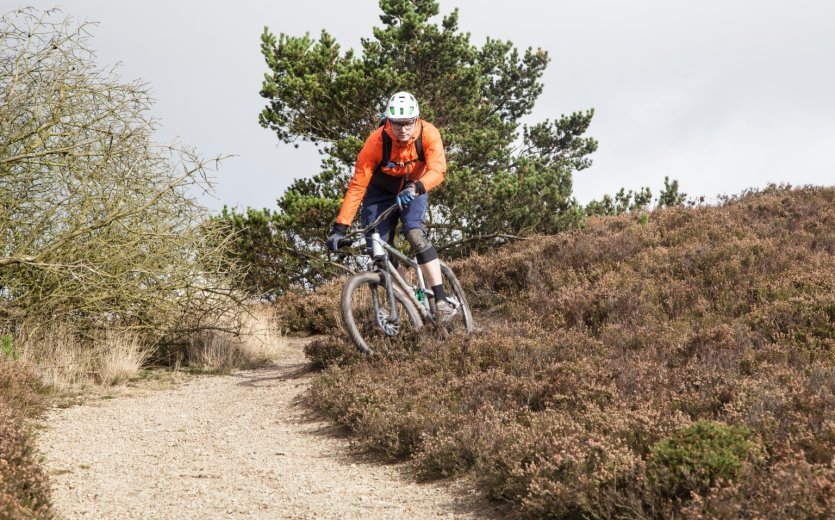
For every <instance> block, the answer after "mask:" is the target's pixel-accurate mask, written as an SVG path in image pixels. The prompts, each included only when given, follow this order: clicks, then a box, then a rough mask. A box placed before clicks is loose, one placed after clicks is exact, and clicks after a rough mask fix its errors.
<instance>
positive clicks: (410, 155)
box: [336, 119, 446, 226]
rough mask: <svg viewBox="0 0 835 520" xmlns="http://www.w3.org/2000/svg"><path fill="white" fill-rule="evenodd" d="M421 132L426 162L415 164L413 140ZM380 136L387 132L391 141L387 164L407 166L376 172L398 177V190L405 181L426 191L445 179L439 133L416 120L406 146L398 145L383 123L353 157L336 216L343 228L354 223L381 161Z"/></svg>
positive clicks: (415, 154)
mask: <svg viewBox="0 0 835 520" xmlns="http://www.w3.org/2000/svg"><path fill="white" fill-rule="evenodd" d="M421 128H422V129H423V137H422V138H421V139H422V142H423V155H424V157H425V158H426V163H425V164H424V163H422V162H420V161H416V162H411V163H410V161H415V160H416V159H417V157H418V153H417V150H416V149H415V139H417V137H418V136H419V135H421V134H420V132H421ZM383 132H388V134H389V136H390V137H391V155H390V156H389V161H390V162H394V163H409V164H407V165H406V166H395V167H394V168H391V169H390V168H388V167H386V166H385V165H384V166H382V167H381V168H380V169H381V171H382V174H384V175H391V176H393V177H400V178H401V179H402V180H401V182H400V188H401V189H402V188H403V186H404V185H405V184H406V182H407V181H417V180H419V181H420V182H421V184H423V187H424V189H425V190H426V191H430V190H431V189H432V188H434V187H435V186H437V185H439V184H440V183H441V182H443V180H444V175H446V155H445V154H444V144H443V142H442V141H441V133H440V132H438V129H437V128H435V126H434V125H432V123H428V122H426V121H424V120H422V119H418V122H417V124H416V125H415V133H414V135H412V138H411V139H409V142H407V143H401V142H399V141H398V140H397V139H395V137H394V134H393V133H392V131H391V123H389V122H388V121H386V125H385V126H384V127H380V128H378V129H377V130H374V131H373V132H371V135H369V136H368V139H366V140H365V144H364V145H363V147H362V150H360V154H359V156H358V157H357V165H356V167H355V168H354V177H353V178H352V179H351V182H350V183H348V191H346V192H345V198H343V199H342V207H341V208H340V210H339V215H338V216H337V217H336V223H337V224H345V225H346V226H350V225H351V223H352V222H353V221H354V217H355V216H356V214H357V210H358V209H359V207H360V204H361V203H362V199H363V197H364V196H365V190H366V189H367V188H368V184H369V183H370V182H371V176H372V175H373V174H374V170H376V169H377V165H379V164H380V161H382V160H383Z"/></svg>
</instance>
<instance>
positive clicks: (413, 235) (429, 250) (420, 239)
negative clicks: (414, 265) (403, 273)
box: [406, 228, 438, 264]
mask: <svg viewBox="0 0 835 520" xmlns="http://www.w3.org/2000/svg"><path fill="white" fill-rule="evenodd" d="M406 240H407V241H408V242H409V244H411V246H412V251H413V252H414V253H415V256H416V257H417V259H418V263H420V264H425V263H427V262H430V261H432V260H435V259H436V258H438V253H437V252H436V251H435V247H434V246H433V245H432V242H430V241H429V237H427V236H426V232H425V231H424V230H423V229H421V228H413V229H410V230H409V231H407V232H406Z"/></svg>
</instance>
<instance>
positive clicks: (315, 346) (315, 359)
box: [304, 335, 362, 369]
mask: <svg viewBox="0 0 835 520" xmlns="http://www.w3.org/2000/svg"><path fill="white" fill-rule="evenodd" d="M304 354H305V356H307V359H308V360H309V361H310V363H311V364H312V366H313V368H316V369H322V368H327V367H329V366H344V365H350V364H351V363H356V362H357V361H359V360H361V359H362V354H360V352H359V351H358V350H357V347H355V346H354V344H353V343H352V342H351V341H350V340H349V339H347V338H345V337H343V336H341V335H340V336H325V337H322V338H318V339H315V340H313V341H311V342H310V343H307V344H306V345H305V346H304Z"/></svg>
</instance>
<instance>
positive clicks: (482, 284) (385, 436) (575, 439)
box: [312, 187, 835, 518]
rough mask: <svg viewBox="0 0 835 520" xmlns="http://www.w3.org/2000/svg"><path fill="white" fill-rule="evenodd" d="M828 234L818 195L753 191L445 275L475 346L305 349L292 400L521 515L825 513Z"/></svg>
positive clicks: (834, 434)
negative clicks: (463, 299)
mask: <svg viewBox="0 0 835 520" xmlns="http://www.w3.org/2000/svg"><path fill="white" fill-rule="evenodd" d="M833 222H835V189H830V188H826V189H814V188H804V189H789V188H777V187H772V188H768V189H766V190H763V191H761V192H751V193H745V194H743V195H742V196H739V197H733V198H730V199H728V200H726V201H725V202H724V203H723V204H722V205H721V206H717V207H697V208H666V209H659V210H655V211H654V212H653V213H652V215H651V218H650V219H649V221H648V222H647V223H645V224H643V225H641V224H640V222H639V221H638V220H637V219H636V218H635V216H631V215H621V216H618V217H613V218H593V219H589V221H588V222H587V226H586V228H585V229H584V230H579V231H573V232H570V233H564V234H561V235H558V236H554V237H540V238H537V239H535V240H528V241H524V242H521V243H517V244H515V245H511V246H509V247H506V248H504V249H498V250H496V251H494V252H492V253H490V254H484V255H480V256H474V257H472V258H470V259H466V260H461V261H458V262H456V263H455V264H454V266H453V267H454V269H455V271H456V274H457V275H458V278H459V280H460V281H461V282H462V284H463V285H464V288H465V290H466V291H467V293H468V296H470V295H471V298H470V300H471V303H473V306H474V308H475V309H476V322H477V325H478V326H480V327H483V329H484V330H483V332H481V333H479V334H477V335H474V336H472V337H453V338H451V339H450V340H448V341H445V342H438V341H435V340H434V339H433V338H431V337H430V336H422V337H420V338H419V339H417V340H415V341H412V342H410V343H409V348H408V349H406V350H404V352H403V353H401V355H392V354H391V353H386V355H383V356H378V357H375V358H371V359H367V358H359V359H356V360H352V362H351V364H345V363H343V362H342V361H340V359H341V356H342V355H343V354H344V351H342V350H341V349H343V348H348V349H349V347H350V345H346V344H341V345H340V346H339V348H333V345H334V344H335V343H333V342H335V341H336V340H324V341H323V343H322V344H320V345H319V346H318V347H317V350H318V352H320V353H327V354H318V355H319V356H320V357H321V358H328V359H333V360H336V362H335V363H331V365H334V364H336V365H339V364H341V365H342V366H330V367H329V368H328V369H326V370H325V371H323V372H322V373H321V374H320V375H319V377H318V378H317V379H316V381H315V382H314V384H313V390H312V397H313V399H312V401H313V402H314V403H315V405H316V406H317V407H319V408H320V409H322V410H325V411H326V412H328V413H329V414H331V415H332V416H333V417H335V418H336V420H338V421H339V422H341V423H342V424H345V425H347V426H349V427H350V428H351V429H352V430H353V431H354V432H356V433H357V435H358V437H359V438H360V439H361V442H362V444H363V445H365V446H366V447H368V448H369V449H374V450H377V451H379V452H381V453H384V454H387V455H388V456H389V457H391V458H395V459H409V460H411V461H412V462H413V464H414V467H415V469H416V471H417V473H418V475H419V476H420V477H421V478H436V477H445V476H463V475H470V476H471V477H472V478H473V479H475V480H476V481H478V482H480V484H481V485H482V486H483V488H484V490H485V491H486V492H487V493H488V494H489V495H490V496H492V497H495V498H497V499H500V500H506V501H510V502H512V503H515V504H516V505H517V507H518V508H519V510H520V511H521V512H522V513H523V514H524V516H526V517H531V518H573V517H577V518H581V517H597V518H618V517H620V518H670V517H687V518H698V517H701V518H738V517H751V518H827V517H830V516H832V514H831V511H832V503H831V502H832V499H831V496H832V492H831V491H832V486H833V471H832V460H833V459H832V454H833V453H835V423H833V421H832V417H833V416H835V340H833V334H835V333H833V331H835V301H833V299H832V298H833V296H832V295H833V294H835V247H833V244H835V226H833V225H832V223H833ZM335 301H336V300H334V302H335ZM328 341H330V342H331V343H328ZM325 347H327V348H325ZM315 356H316V354H312V357H315ZM771 497H774V498H773V499H772V498H771ZM775 500H781V501H783V503H780V504H778V503H775Z"/></svg>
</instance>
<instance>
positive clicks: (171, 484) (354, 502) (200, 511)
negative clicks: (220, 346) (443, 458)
mask: <svg viewBox="0 0 835 520" xmlns="http://www.w3.org/2000/svg"><path fill="white" fill-rule="evenodd" d="M311 378H312V374H311V373H310V372H308V371H307V369H306V365H305V360H304V356H303V354H302V352H301V348H300V344H299V342H297V343H296V344H295V345H292V346H291V348H290V349H289V352H288V354H287V356H286V358H282V360H281V361H278V362H277V363H276V365H275V366H272V367H269V368H263V369H258V370H251V371H241V372H236V373H234V374H231V375H224V376H185V377H183V379H182V381H178V382H176V383H175V384H169V385H168V388H162V389H161V388H158V386H159V385H156V386H157V387H155V385H153V384H144V385H140V386H139V387H138V388H133V389H130V390H128V391H121V392H116V394H117V395H115V396H113V395H107V396H100V397H99V398H97V399H91V398H88V399H86V400H85V402H84V404H81V405H78V406H71V407H69V408H53V409H52V410H50V411H49V412H48V413H47V414H46V416H45V418H44V420H43V424H42V425H41V431H40V433H39V435H38V447H39V449H40V451H41V452H42V454H43V455H44V457H45V466H46V468H47V470H48V471H49V474H50V479H51V483H52V493H53V501H54V504H55V508H56V510H57V512H58V514H59V515H60V516H61V517H64V518H96V519H98V518H120V519H121V518H153V519H163V518H165V519H169V518H170V519H175V518H176V519H181V518H201V519H206V518H345V519H353V518H357V519H359V518H362V519H372V518H379V519H390V518H410V519H411V518H462V519H463V518H501V517H502V513H501V512H500V511H499V510H498V509H496V507H495V506H494V505H493V504H490V503H488V502H487V501H485V500H484V499H483V498H481V497H479V496H477V495H476V494H474V493H472V492H470V491H468V490H466V489H464V488H463V485H461V484H450V483H448V482H447V483H444V482H440V483H438V482H436V483H430V484H419V483H416V482H414V480H413V479H412V478H411V477H410V476H409V474H408V468H407V467H405V466H403V465H392V464H383V463H380V462H379V461H375V460H369V457H368V456H363V455H362V454H358V453H357V452H356V450H353V449H352V448H351V447H350V441H349V439H348V438H346V437H345V436H344V435H343V434H341V433H340V432H339V431H338V430H337V429H335V428H334V427H333V426H332V425H330V424H329V423H327V422H326V421H324V420H323V419H321V418H316V417H312V416H311V414H310V412H309V410H308V409H307V408H306V407H305V406H304V405H303V404H302V403H301V402H300V401H301V397H302V395H303V394H304V392H305V390H306V389H307V388H308V386H309V385H310V381H311Z"/></svg>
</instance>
